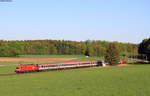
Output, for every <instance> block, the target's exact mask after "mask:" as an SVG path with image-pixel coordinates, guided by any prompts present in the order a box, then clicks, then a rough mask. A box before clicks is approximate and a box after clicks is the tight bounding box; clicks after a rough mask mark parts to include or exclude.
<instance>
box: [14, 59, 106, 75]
mask: <svg viewBox="0 0 150 96" xmlns="http://www.w3.org/2000/svg"><path fill="white" fill-rule="evenodd" d="M102 64H103V62H102V61H82V62H64V63H52V64H30V65H17V66H16V70H15V72H16V73H25V72H34V71H45V70H56V69H68V68H80V67H90V66H102Z"/></svg>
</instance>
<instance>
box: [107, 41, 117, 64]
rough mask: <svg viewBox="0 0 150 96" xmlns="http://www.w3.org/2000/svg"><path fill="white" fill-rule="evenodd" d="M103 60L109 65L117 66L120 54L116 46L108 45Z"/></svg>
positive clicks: (113, 44)
mask: <svg viewBox="0 0 150 96" xmlns="http://www.w3.org/2000/svg"><path fill="white" fill-rule="evenodd" d="M105 60H106V62H108V63H109V64H110V65H116V64H118V62H119V60H120V53H119V49H118V46H117V45H116V44H115V43H110V44H109V46H108V48H107V49H106V54H105Z"/></svg>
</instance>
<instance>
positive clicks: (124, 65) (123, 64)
mask: <svg viewBox="0 0 150 96" xmlns="http://www.w3.org/2000/svg"><path fill="white" fill-rule="evenodd" d="M117 66H120V67H121V66H128V64H119V65H117Z"/></svg>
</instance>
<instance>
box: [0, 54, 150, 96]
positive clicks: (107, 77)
mask: <svg viewBox="0 0 150 96" xmlns="http://www.w3.org/2000/svg"><path fill="white" fill-rule="evenodd" d="M83 58H84V57H82V56H81V57H79V58H78V60H84V59H83ZM90 58H91V59H92V58H95V59H96V58H98V57H90ZM18 63H19V62H0V74H1V73H14V68H15V65H17V64H18ZM24 63H25V64H26V63H27V62H24ZM28 63H29V62H28ZM3 65H4V66H3ZM149 90H150V64H137V65H136V64H134V65H129V66H125V67H115V66H114V67H106V68H102V67H97V68H84V69H74V70H62V71H52V72H42V73H34V74H20V75H13V76H0V95H1V96H150V91H149Z"/></svg>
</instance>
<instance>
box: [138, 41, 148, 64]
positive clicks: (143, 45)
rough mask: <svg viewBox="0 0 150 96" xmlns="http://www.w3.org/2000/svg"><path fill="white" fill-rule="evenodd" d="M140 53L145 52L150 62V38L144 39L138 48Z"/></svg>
mask: <svg viewBox="0 0 150 96" xmlns="http://www.w3.org/2000/svg"><path fill="white" fill-rule="evenodd" d="M138 52H139V54H145V55H146V56H147V59H148V61H149V62H150V38H149V39H144V40H143V41H142V42H141V43H140V45H139V49H138Z"/></svg>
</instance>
